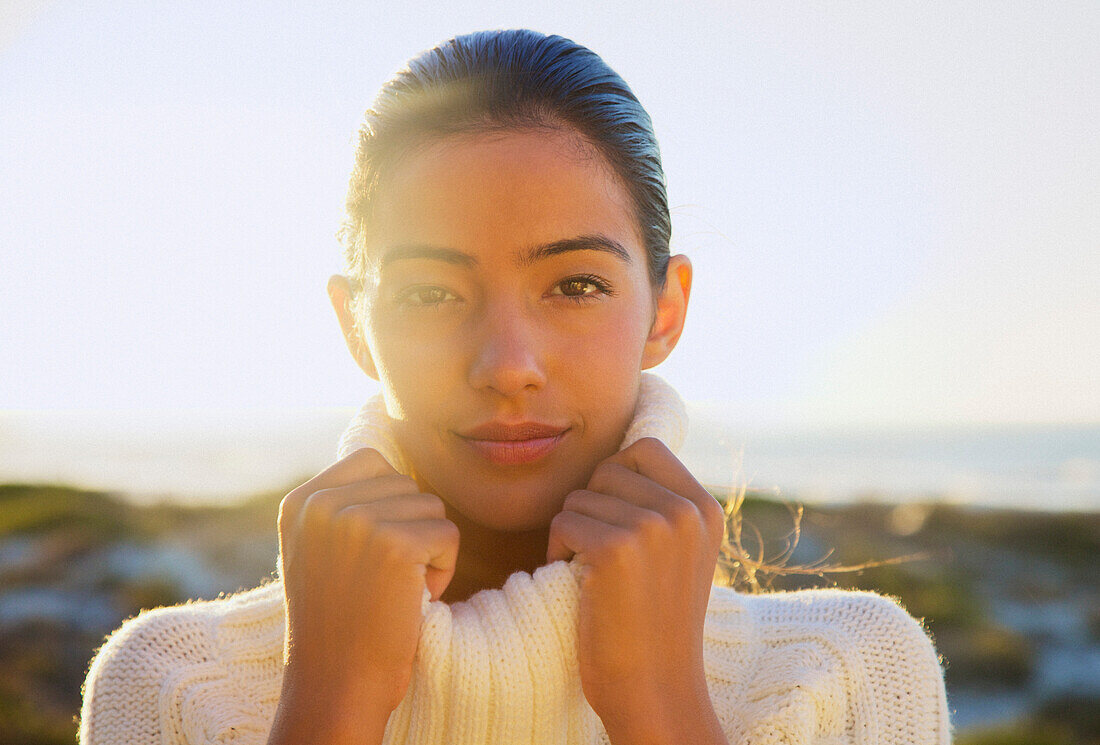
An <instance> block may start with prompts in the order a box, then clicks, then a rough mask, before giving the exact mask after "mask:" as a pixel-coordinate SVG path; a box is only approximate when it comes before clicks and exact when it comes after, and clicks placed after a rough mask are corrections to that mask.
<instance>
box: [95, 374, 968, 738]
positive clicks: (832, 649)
mask: <svg viewBox="0 0 1100 745" xmlns="http://www.w3.org/2000/svg"><path fill="white" fill-rule="evenodd" d="M385 422H386V419H385V407H384V406H383V405H382V403H381V401H380V400H375V401H372V402H371V403H368V404H367V406H365V407H364V408H363V409H362V410H361V411H360V412H359V413H358V414H357V415H356V417H355V418H354V419H353V420H352V422H351V424H350V425H349V427H348V430H347V431H346V432H345V434H344V437H343V438H341V442H340V449H339V452H340V455H341V456H343V455H346V454H347V453H349V452H351V451H352V450H354V449H356V448H358V447H365V446H369V447H375V448H376V449H378V450H379V452H381V453H382V454H383V455H384V456H386V457H387V458H388V459H390V462H391V463H394V465H395V467H398V466H400V467H402V468H403V467H404V466H405V464H404V462H403V460H402V459H401V458H400V453H399V452H398V450H397V447H396V443H394V442H393V440H392V437H390V436H389V433H388V429H387V427H386V425H385ZM685 425H686V416H685V414H684V407H683V403H682V402H681V401H680V399H679V397H678V396H677V395H676V394H675V392H674V391H672V389H671V388H670V387H669V386H668V385H667V384H666V383H664V382H663V381H661V380H660V379H659V378H656V377H655V376H651V375H645V376H644V378H643V386H642V396H641V398H640V401H639V405H638V409H637V411H636V412H635V418H634V422H633V423H632V425H631V426H630V428H629V430H628V432H627V435H626V439H625V441H624V446H625V445H628V444H630V443H632V442H634V441H636V440H638V439H640V438H642V437H646V436H657V437H660V439H662V440H663V441H665V442H666V444H668V445H669V446H670V447H672V448H673V449H675V448H676V447H677V446H678V445H679V444H680V440H682V437H683V431H684V428H685ZM574 571H575V569H574V565H572V564H569V563H566V562H560V561H559V562H555V563H553V564H550V565H548V566H545V567H541V568H539V569H537V570H536V571H535V572H534V574H527V573H525V572H517V573H516V574H513V575H512V576H511V577H510V578H509V579H508V581H507V582H506V583H505V584H504V587H503V588H501V589H496V590H484V591H482V592H479V593H477V594H476V595H474V596H473V597H471V598H470V599H469V600H467V601H465V602H461V603H455V604H454V605H450V606H448V605H447V604H445V603H442V602H438V601H436V602H430V601H429V599H428V598H427V597H425V602H424V622H423V626H422V628H421V636H420V644H419V647H418V649H417V656H416V661H415V669H414V671H413V679H412V683H411V684H410V686H409V690H408V693H407V694H406V696H405V698H404V700H402V702H401V704H400V705H399V706H398V708H397V709H396V710H395V711H394V712H393V714H392V715H391V717H390V720H389V723H388V725H387V727H386V736H385V741H386V742H387V743H391V744H394V745H396V744H398V743H410V744H411V743H417V744H423V745H430V744H435V743H439V744H441V745H442V744H443V743H446V744H448V745H451V744H455V745H457V744H460V743H537V744H539V745H543V744H545V745H550V744H551V743H554V744H564V743H607V742H608V738H607V734H606V732H605V731H604V728H603V726H602V724H601V722H600V720H599V717H597V716H596V714H595V712H594V711H593V710H592V708H591V707H590V706H589V705H588V703H587V702H586V701H585V699H584V695H583V693H582V691H581V684H580V673H579V669H578V666H577V648H576V642H577V612H578V607H579V605H578V603H579V584H578V582H577V578H576V576H575V574H574ZM284 633H285V608H284V599H283V591H282V584H281V583H280V582H278V581H275V582H271V583H269V584H266V585H263V586H261V587H258V588H256V589H254V590H250V591H248V592H244V593H240V594H238V595H234V596H231V597H228V598H222V599H219V600H214V601H208V602H196V603H190V604H187V605H182V606H176V607H173V608H161V609H158V610H154V611H149V612H146V613H142V614H141V615H139V616H137V617H136V618H133V619H131V620H130V621H127V622H126V623H125V624H124V625H123V626H122V628H120V629H119V630H118V631H116V632H115V633H114V634H113V635H112V636H111V637H110V638H109V639H108V641H107V643H106V644H105V645H104V646H103V648H102V649H101V650H100V651H99V653H98V654H97V655H96V658H95V660H94V661H93V663H92V666H91V670H90V671H89V674H88V679H87V682H86V684H85V692H84V707H83V711H82V716H81V726H80V740H81V742H82V743H84V744H85V745H98V744H100V743H103V744H107V743H111V744H112V745H114V744H116V743H128V744H129V743H133V744H134V745H144V744H150V745H151V744H152V743H158V744H162V745H168V744H171V745H181V744H183V743H187V744H189V745H200V744H201V745H206V744H213V743H227V744H228V743H241V744H245V743H247V744H249V745H254V744H262V743H264V742H265V741H266V738H267V733H268V731H269V729H270V726H271V723H272V721H273V719H274V716H275V709H276V707H277V705H278V699H279V690H280V685H281V682H282V655H283V638H284ZM704 640H705V649H704V667H705V672H706V676H707V683H708V686H709V690H710V695H711V700H712V702H713V704H714V708H715V711H716V713H717V714H718V717H719V720H720V721H721V723H722V727H723V731H724V732H725V735H726V737H727V739H728V740H729V742H730V743H731V745H772V744H774V745H780V744H783V745H796V744H798V745H810V744H811V743H813V744H815V745H840V744H841V743H844V744H849V743H861V744H863V745H895V744H897V745H901V744H902V743H906V744H916V743H921V744H924V743H947V742H949V741H950V729H949V725H948V719H947V703H946V700H945V696H944V687H943V677H942V673H941V670H940V667H939V663H938V660H937V658H936V654H935V651H934V650H933V648H932V644H931V642H930V641H929V639H928V637H927V635H926V634H925V632H924V630H923V629H922V628H921V626H920V625H919V624H918V623H917V622H916V621H914V620H913V619H912V618H911V617H910V616H909V615H908V614H907V613H906V612H905V611H904V610H902V609H901V608H900V607H899V606H898V605H897V604H896V603H895V602H893V601H892V600H889V599H887V598H884V597H881V596H879V595H875V594H872V593H860V592H842V591H837V590H812V591H803V592H794V593H769V594H765V595H756V596H752V595H741V594H738V593H735V592H733V591H732V590H730V589H728V588H723V587H714V588H712V590H711V597H710V605H709V608H708V612H707V618H706V625H705V627H704ZM654 651H655V653H659V650H654Z"/></svg>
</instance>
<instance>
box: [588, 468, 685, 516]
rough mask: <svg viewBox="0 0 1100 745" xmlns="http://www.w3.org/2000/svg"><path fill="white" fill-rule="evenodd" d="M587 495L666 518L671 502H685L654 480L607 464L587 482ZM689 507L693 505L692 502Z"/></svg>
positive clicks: (627, 469) (597, 469)
mask: <svg viewBox="0 0 1100 745" xmlns="http://www.w3.org/2000/svg"><path fill="white" fill-rule="evenodd" d="M587 491H591V492H598V493H600V494H607V495H609V496H612V497H617V498H618V499H621V500H625V501H627V502H629V503H631V504H636V505H638V506H639V507H644V508H646V509H648V510H654V511H656V512H661V513H662V514H663V512H664V510H663V509H662V508H663V507H665V505H666V503H667V502H668V501H670V500H680V499H686V498H685V497H680V496H679V495H678V494H676V493H674V492H673V491H671V490H670V489H667V488H665V487H664V486H663V485H661V484H660V483H658V482H657V481H655V480H654V479H652V478H650V477H648V476H643V475H642V474H640V473H638V472H637V471H634V470H632V469H630V468H627V467H626V466H625V465H623V464H622V463H614V462H609V461H604V462H603V463H601V464H600V465H598V466H597V467H596V470H595V471H594V472H593V473H592V478H591V479H589V481H588V489H587ZM689 504H690V502H689Z"/></svg>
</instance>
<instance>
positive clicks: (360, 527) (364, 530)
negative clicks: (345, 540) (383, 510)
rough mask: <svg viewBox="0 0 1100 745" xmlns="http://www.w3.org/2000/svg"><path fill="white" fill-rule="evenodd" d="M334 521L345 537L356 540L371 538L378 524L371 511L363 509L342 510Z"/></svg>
mask: <svg viewBox="0 0 1100 745" xmlns="http://www.w3.org/2000/svg"><path fill="white" fill-rule="evenodd" d="M334 520H335V522H336V523H337V525H338V527H339V529H340V530H341V531H342V532H343V533H344V534H345V535H347V536H349V537H351V538H352V539H355V540H362V539H364V538H366V537H368V536H370V535H371V534H372V533H373V532H374V531H375V529H376V527H377V524H378V523H377V520H375V518H374V515H372V514H371V512H370V510H369V509H366V508H362V507H360V508H356V509H344V510H340V511H339V512H338V513H337V514H336V516H335V518H334Z"/></svg>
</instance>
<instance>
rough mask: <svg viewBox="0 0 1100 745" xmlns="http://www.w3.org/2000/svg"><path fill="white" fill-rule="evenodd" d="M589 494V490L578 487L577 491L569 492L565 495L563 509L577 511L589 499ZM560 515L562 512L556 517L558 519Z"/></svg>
mask: <svg viewBox="0 0 1100 745" xmlns="http://www.w3.org/2000/svg"><path fill="white" fill-rule="evenodd" d="M587 494H588V492H586V491H585V490H584V489H577V490H576V491H571V492H569V494H567V495H566V496H565V501H564V502H563V503H562V506H561V507H562V509H563V510H573V511H576V510H577V509H579V508H581V507H583V506H584V503H585V502H586V501H587ZM558 517H561V513H558V514H557V515H556V516H555V517H554V519H555V520H556V519H557V518H558ZM551 522H553V520H552V521H551Z"/></svg>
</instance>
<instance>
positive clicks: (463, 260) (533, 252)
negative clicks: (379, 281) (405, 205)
mask: <svg viewBox="0 0 1100 745" xmlns="http://www.w3.org/2000/svg"><path fill="white" fill-rule="evenodd" d="M572 251H603V252H604V253H609V254H613V255H614V256H616V257H618V258H619V259H621V260H622V261H624V262H625V263H627V264H631V263H633V260H632V259H631V256H630V252H629V251H627V250H626V247H625V246H623V245H622V244H621V243H619V242H618V241H616V240H613V239H611V238H608V237H607V236H605V235H598V234H596V235H580V236H577V237H576V238H563V239H561V240H558V241H552V242H550V243H543V244H540V245H537V246H533V247H531V248H529V249H527V250H526V251H525V252H524V253H522V254H521V255H520V256H519V259H518V262H517V263H518V264H519V265H520V266H530V265H531V264H534V263H536V262H538V261H541V260H543V259H548V258H550V257H551V256H560V255H561V254H566V253H570V252H572ZM409 259H429V260H434V261H442V262H445V263H447V264H453V265H455V266H459V267H462V268H464V269H470V268H473V267H475V266H477V265H478V263H479V262H478V260H477V258H475V257H473V256H471V255H470V254H468V253H464V252H463V251H459V250H457V249H454V248H444V247H442V246H432V245H429V244H419V243H414V244H402V245H398V246H392V247H390V248H389V249H387V250H386V252H385V253H384V254H383V255H382V259H381V261H380V266H381V267H382V268H385V267H387V266H389V265H390V264H392V263H393V262H395V261H402V260H409Z"/></svg>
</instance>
